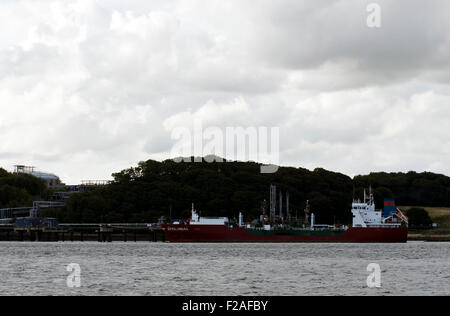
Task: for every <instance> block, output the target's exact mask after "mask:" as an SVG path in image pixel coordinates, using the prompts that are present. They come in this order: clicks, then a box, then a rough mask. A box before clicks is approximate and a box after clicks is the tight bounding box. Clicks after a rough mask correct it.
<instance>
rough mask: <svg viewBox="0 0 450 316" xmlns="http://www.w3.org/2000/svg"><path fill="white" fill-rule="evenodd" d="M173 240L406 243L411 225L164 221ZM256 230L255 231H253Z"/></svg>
mask: <svg viewBox="0 0 450 316" xmlns="http://www.w3.org/2000/svg"><path fill="white" fill-rule="evenodd" d="M162 228H163V230H164V233H165V235H166V238H167V240H168V241H170V242H236V243H237V242H271V243H276V242H280V243H301V242H306V243H308V242H323V243H333V242H336V243H405V242H406V241H407V237H408V228H407V227H370V228H348V229H347V230H345V231H342V232H340V233H336V232H332V231H291V232H293V233H282V232H279V233H270V232H267V233H265V232H264V231H260V233H258V234H255V233H254V232H255V231H254V230H248V229H246V228H238V227H234V228H230V227H227V226H225V225H183V224H181V225H162ZM252 232H253V233H252Z"/></svg>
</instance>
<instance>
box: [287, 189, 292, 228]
mask: <svg viewBox="0 0 450 316" xmlns="http://www.w3.org/2000/svg"><path fill="white" fill-rule="evenodd" d="M286 216H287V220H288V221H290V220H291V212H290V211H289V191H287V192H286Z"/></svg>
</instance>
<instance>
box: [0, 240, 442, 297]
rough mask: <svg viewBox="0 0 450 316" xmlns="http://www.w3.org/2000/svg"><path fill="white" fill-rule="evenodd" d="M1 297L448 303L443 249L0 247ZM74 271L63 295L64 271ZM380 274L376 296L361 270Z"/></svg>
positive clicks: (156, 245)
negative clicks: (426, 298) (374, 298)
mask: <svg viewBox="0 0 450 316" xmlns="http://www.w3.org/2000/svg"><path fill="white" fill-rule="evenodd" d="M0 252H1V257H0V258H1V264H0V278H1V280H0V294H2V295H208V296H209V295H309V294H317V295H355V294H356V295H450V243H424V242H423V243H422V242H409V243H407V244H392V245H391V244H361V245H359V244H169V243H148V242H142V243H120V242H115V243H106V244H102V243H93V242H92V243H87V242H85V243H82V242H78V243H77V242H74V243H61V242H60V243H14V242H6V243H0ZM70 263H77V264H79V265H80V267H81V287H80V288H69V287H68V286H67V284H66V279H67V276H68V275H69V273H68V272H67V271H66V267H67V265H68V264H70ZM369 263H378V264H379V265H380V266H381V270H382V272H381V282H382V284H381V288H378V289H376V288H375V289H374V288H372V289H371V288H368V287H367V285H366V279H367V277H368V275H369V272H367V270H366V268H367V265H368V264H369Z"/></svg>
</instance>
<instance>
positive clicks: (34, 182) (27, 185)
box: [0, 168, 47, 208]
mask: <svg viewBox="0 0 450 316" xmlns="http://www.w3.org/2000/svg"><path fill="white" fill-rule="evenodd" d="M46 191H47V190H46V186H45V183H44V182H43V181H42V180H40V179H38V178H36V177H33V176H31V175H28V174H15V173H9V172H7V171H6V170H5V169H2V168H0V208H13V207H22V206H31V205H33V201H34V200H35V199H38V198H39V197H41V196H43V195H45V194H46Z"/></svg>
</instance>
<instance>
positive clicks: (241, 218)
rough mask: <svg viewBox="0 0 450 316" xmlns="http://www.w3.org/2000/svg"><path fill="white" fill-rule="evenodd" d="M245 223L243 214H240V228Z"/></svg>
mask: <svg viewBox="0 0 450 316" xmlns="http://www.w3.org/2000/svg"><path fill="white" fill-rule="evenodd" d="M243 221H244V216H243V215H242V212H239V227H242V222H243Z"/></svg>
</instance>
